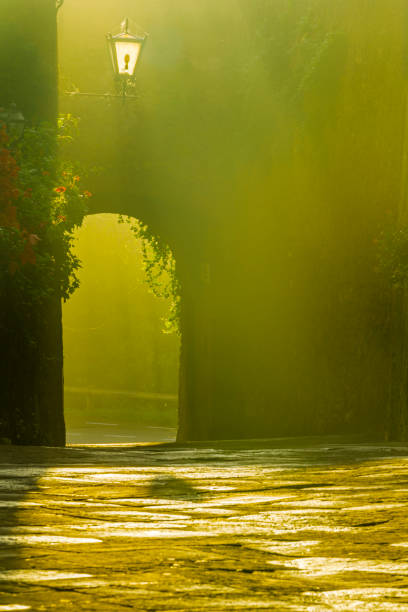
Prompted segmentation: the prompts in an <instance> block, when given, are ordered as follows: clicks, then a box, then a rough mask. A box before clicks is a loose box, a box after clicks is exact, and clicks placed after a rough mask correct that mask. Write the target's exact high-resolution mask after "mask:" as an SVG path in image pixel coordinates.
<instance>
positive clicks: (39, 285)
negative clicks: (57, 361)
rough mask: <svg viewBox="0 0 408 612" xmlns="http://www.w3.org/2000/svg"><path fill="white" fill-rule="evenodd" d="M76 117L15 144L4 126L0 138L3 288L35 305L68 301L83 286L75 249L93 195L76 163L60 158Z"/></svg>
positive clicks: (40, 128)
mask: <svg viewBox="0 0 408 612" xmlns="http://www.w3.org/2000/svg"><path fill="white" fill-rule="evenodd" d="M75 129H76V122H75V120H74V119H73V118H72V117H70V116H67V117H64V118H61V119H60V120H59V123H58V128H57V129H55V128H54V127H51V126H49V125H46V124H42V125H40V126H32V127H29V128H27V129H26V131H25V134H24V138H23V139H22V141H21V142H19V143H16V142H13V141H12V140H11V139H10V138H9V136H8V134H7V132H6V128H5V126H2V131H1V139H0V156H1V158H2V164H1V172H0V291H1V292H2V293H5V292H10V291H11V292H13V293H14V294H15V295H17V296H18V299H19V303H21V304H33V303H40V302H43V301H44V300H45V299H46V298H48V297H51V296H53V295H58V296H59V297H61V298H63V299H64V300H66V299H68V297H69V296H70V295H71V294H72V293H73V292H74V291H75V289H76V288H77V287H78V285H79V281H78V277H77V271H78V269H79V268H80V265H81V264H80V261H79V259H78V258H77V257H76V256H75V255H74V253H73V250H72V247H73V240H74V230H75V228H76V227H77V226H79V225H81V223H82V220H83V217H84V215H85V214H86V210H87V199H88V198H89V197H90V196H91V194H90V193H89V192H87V191H84V190H82V188H81V187H80V176H79V175H78V174H77V169H76V168H75V166H74V164H72V163H69V162H60V161H59V159H58V154H57V149H58V146H57V143H58V142H60V143H66V142H69V141H70V140H72V138H73V134H74V131H75Z"/></svg>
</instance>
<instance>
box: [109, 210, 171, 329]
mask: <svg viewBox="0 0 408 612" xmlns="http://www.w3.org/2000/svg"><path fill="white" fill-rule="evenodd" d="M119 223H127V224H128V225H129V227H130V229H131V230H132V232H133V233H134V235H135V237H136V238H138V239H139V240H141V243H142V254H143V261H144V269H145V273H146V281H147V284H148V286H149V287H150V290H151V291H152V293H153V294H154V295H155V296H156V297H158V298H163V299H169V300H170V310H169V314H168V316H167V317H166V318H165V320H164V330H163V331H164V332H165V333H168V334H172V333H177V334H180V306H181V297H180V281H179V278H178V276H177V272H176V260H175V258H174V255H173V252H172V250H171V248H170V247H169V246H168V244H166V243H165V242H163V241H162V240H161V238H159V237H158V236H155V235H154V234H153V233H152V232H151V230H150V228H149V227H148V226H147V225H145V224H143V223H142V222H141V221H139V220H138V219H133V218H131V217H127V216H120V217H119Z"/></svg>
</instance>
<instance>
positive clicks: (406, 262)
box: [375, 226, 408, 289]
mask: <svg viewBox="0 0 408 612" xmlns="http://www.w3.org/2000/svg"><path fill="white" fill-rule="evenodd" d="M375 244H376V246H377V259H378V270H379V272H380V273H381V274H382V275H383V276H384V277H385V278H386V280H387V281H388V282H389V283H390V284H391V285H392V286H393V287H394V288H395V289H401V288H404V287H407V285H408V226H402V227H399V228H395V227H392V226H390V227H387V228H385V229H384V230H383V231H382V232H381V234H380V237H379V238H376V239H375Z"/></svg>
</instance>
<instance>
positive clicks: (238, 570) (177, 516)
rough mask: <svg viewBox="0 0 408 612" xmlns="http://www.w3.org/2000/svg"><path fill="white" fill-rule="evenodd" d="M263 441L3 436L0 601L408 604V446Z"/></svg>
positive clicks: (163, 605) (41, 605) (150, 606)
mask: <svg viewBox="0 0 408 612" xmlns="http://www.w3.org/2000/svg"><path fill="white" fill-rule="evenodd" d="M261 446H262V445H259V444H258V445H257V446H254V447H252V448H238V447H235V448H234V447H232V446H231V445H230V447H227V448H223V447H222V446H221V445H219V446H217V447H214V448H204V447H201V448H197V449H194V448H184V449H181V448H177V447H160V446H156V447H154V446H153V447H149V448H146V447H122V448H106V447H105V448H103V447H93V448H91V447H88V448H85V447H71V448H67V449H60V450H56V449H29V448H13V447H0V461H1V464H0V612H1V611H3V610H86V611H90V610H121V609H124V608H126V609H134V610H152V611H153V610H157V611H159V610H193V611H200V610H256V609H260V610H302V611H303V610H308V611H309V610H310V611H316V612H317V611H324V610H341V611H345V610H353V611H354V610H380V611H386V610H392V611H395V612H397V611H401V610H408V451H407V449H406V448H397V447H381V446H379V445H377V446H375V445H373V446H370V445H362V446H356V445H354V446H350V445H348V446H338V445H337V446H336V445H324V444H323V445H319V446H305V447H303V448H292V449H285V448H276V447H275V448H274V447H273V446H272V445H271V444H269V443H268V444H267V443H265V444H264V446H265V448H261ZM275 446H276V445H275Z"/></svg>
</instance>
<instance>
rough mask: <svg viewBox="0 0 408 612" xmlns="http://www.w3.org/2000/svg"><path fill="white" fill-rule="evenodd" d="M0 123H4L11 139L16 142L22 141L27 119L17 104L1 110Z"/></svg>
mask: <svg viewBox="0 0 408 612" xmlns="http://www.w3.org/2000/svg"><path fill="white" fill-rule="evenodd" d="M0 123H4V124H5V126H6V128H7V132H8V134H9V136H10V138H11V139H12V140H14V141H16V142H18V141H19V140H21V139H22V137H23V135H24V128H25V118H24V115H23V113H22V112H21V111H20V110H18V108H17V106H16V104H14V103H13V104H10V106H9V107H8V108H0Z"/></svg>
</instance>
